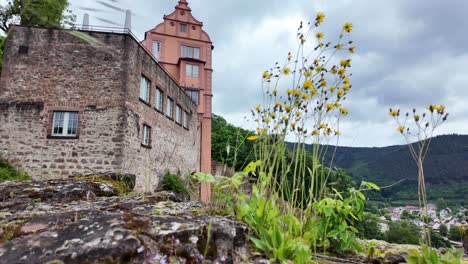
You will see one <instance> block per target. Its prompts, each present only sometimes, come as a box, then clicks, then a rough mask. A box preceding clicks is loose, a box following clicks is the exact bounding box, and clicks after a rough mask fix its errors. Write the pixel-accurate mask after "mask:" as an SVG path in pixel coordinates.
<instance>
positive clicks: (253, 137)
mask: <svg viewBox="0 0 468 264" xmlns="http://www.w3.org/2000/svg"><path fill="white" fill-rule="evenodd" d="M257 139H258V136H256V135H254V136H250V137H247V140H248V141H255V140H257Z"/></svg>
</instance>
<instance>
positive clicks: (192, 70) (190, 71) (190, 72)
mask: <svg viewBox="0 0 468 264" xmlns="http://www.w3.org/2000/svg"><path fill="white" fill-rule="evenodd" d="M185 75H186V76H187V77H195V78H196V77H198V65H193V64H187V65H185Z"/></svg>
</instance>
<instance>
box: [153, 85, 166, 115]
mask: <svg viewBox="0 0 468 264" xmlns="http://www.w3.org/2000/svg"><path fill="white" fill-rule="evenodd" d="M163 95H164V92H163V91H162V90H161V89H159V88H156V96H155V98H154V99H155V100H154V108H156V110H158V111H159V112H162V111H163Z"/></svg>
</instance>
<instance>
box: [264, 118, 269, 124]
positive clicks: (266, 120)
mask: <svg viewBox="0 0 468 264" xmlns="http://www.w3.org/2000/svg"><path fill="white" fill-rule="evenodd" d="M270 121H271V120H270V118H265V120H264V121H263V122H265V124H269V123H270Z"/></svg>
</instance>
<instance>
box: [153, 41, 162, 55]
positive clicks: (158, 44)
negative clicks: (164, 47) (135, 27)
mask: <svg viewBox="0 0 468 264" xmlns="http://www.w3.org/2000/svg"><path fill="white" fill-rule="evenodd" d="M160 52H161V41H153V56H154V57H155V58H156V59H159V53H160Z"/></svg>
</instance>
